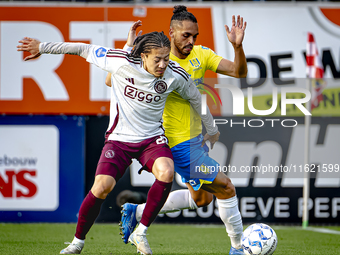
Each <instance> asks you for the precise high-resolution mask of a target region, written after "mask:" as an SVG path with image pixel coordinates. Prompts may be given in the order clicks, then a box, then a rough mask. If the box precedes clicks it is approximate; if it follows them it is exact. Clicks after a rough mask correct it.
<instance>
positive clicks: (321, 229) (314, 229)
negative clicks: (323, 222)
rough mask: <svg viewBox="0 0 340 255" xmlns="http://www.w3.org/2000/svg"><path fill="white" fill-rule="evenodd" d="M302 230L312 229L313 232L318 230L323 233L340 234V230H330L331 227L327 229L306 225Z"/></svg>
mask: <svg viewBox="0 0 340 255" xmlns="http://www.w3.org/2000/svg"><path fill="white" fill-rule="evenodd" d="M304 230H308V231H314V232H319V233H325V234H334V235H340V231H337V230H332V229H327V228H311V227H307V228H305V229H304Z"/></svg>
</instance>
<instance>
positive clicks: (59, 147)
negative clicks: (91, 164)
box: [0, 116, 84, 222]
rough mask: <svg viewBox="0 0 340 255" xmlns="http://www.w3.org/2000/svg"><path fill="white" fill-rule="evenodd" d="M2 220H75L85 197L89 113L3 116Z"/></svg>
mask: <svg viewBox="0 0 340 255" xmlns="http://www.w3.org/2000/svg"><path fill="white" fill-rule="evenodd" d="M0 187H1V189H0V221H1V222H74V221H76V220H77V217H76V215H77V213H78V209H79V206H80V203H81V201H82V199H83V197H84V118H83V117H78V116H75V117H66V116H1V117H0Z"/></svg>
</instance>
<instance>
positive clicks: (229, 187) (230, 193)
mask: <svg viewBox="0 0 340 255" xmlns="http://www.w3.org/2000/svg"><path fill="white" fill-rule="evenodd" d="M223 188H224V190H225V193H226V196H227V197H228V198H231V197H234V196H235V195H236V189H235V186H234V184H233V183H232V182H231V180H230V178H229V177H227V178H226V179H225V183H224V187H223Z"/></svg>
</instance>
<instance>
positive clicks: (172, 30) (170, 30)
mask: <svg viewBox="0 0 340 255" xmlns="http://www.w3.org/2000/svg"><path fill="white" fill-rule="evenodd" d="M173 35H174V29H173V27H172V26H171V27H170V28H169V36H170V38H173Z"/></svg>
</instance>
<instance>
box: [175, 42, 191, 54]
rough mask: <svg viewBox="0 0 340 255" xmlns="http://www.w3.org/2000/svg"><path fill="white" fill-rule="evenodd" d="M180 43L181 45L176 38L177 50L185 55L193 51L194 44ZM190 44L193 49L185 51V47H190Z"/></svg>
mask: <svg viewBox="0 0 340 255" xmlns="http://www.w3.org/2000/svg"><path fill="white" fill-rule="evenodd" d="M179 45H180V44H179V43H176V40H175V47H176V49H177V51H178V52H179V53H181V54H182V55H183V56H189V55H190V53H191V50H192V48H193V47H194V46H193V45H192V44H190V45H185V46H184V47H182V46H179ZM188 46H191V50H190V51H189V52H187V51H184V49H185V47H188Z"/></svg>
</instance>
